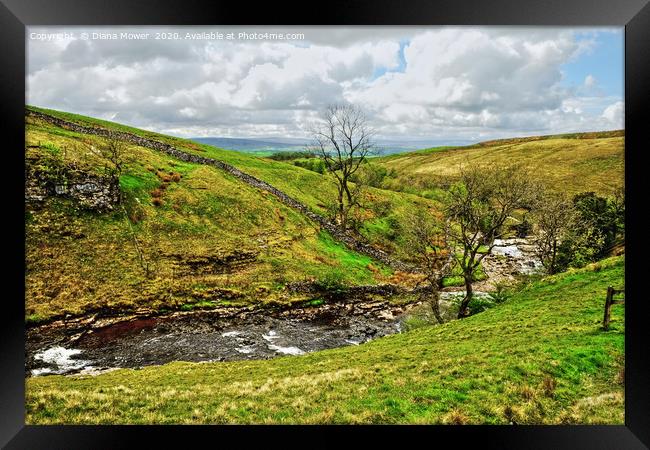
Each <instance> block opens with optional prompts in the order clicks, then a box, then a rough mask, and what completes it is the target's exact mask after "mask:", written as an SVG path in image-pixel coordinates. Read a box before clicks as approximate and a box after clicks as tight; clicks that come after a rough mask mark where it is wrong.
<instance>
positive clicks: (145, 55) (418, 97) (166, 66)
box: [27, 27, 623, 139]
mask: <svg viewBox="0 0 650 450" xmlns="http://www.w3.org/2000/svg"><path fill="white" fill-rule="evenodd" d="M230 29H234V28H232V27H221V28H219V30H221V31H224V32H225V31H228V30H230ZM66 30H75V31H77V32H78V33H80V32H83V31H92V30H91V29H87V28H79V27H68V28H66ZM126 30H127V28H120V30H119V31H126ZM178 30H180V31H181V32H183V33H184V32H185V31H188V29H187V28H182V27H181V28H178ZM256 30H257V31H260V30H262V27H246V31H256ZM268 30H269V29H268V28H267V29H266V31H268ZM30 31H47V32H55V31H60V30H55V29H53V28H38V29H32V28H30ZM95 31H96V29H95ZM137 31H142V29H141V28H140V29H138V30H137ZM167 31H174V30H167ZM192 31H196V30H195V29H192ZM282 31H285V32H286V31H293V32H304V33H305V37H306V40H305V41H297V42H293V41H264V42H247V41H193V40H192V41H183V40H179V41H153V40H145V41H120V40H117V41H112V40H109V41H99V40H89V41H82V40H68V41H66V42H61V41H54V42H39V41H28V44H29V47H28V79H27V85H28V86H27V87H28V91H27V96H28V102H29V103H31V104H35V105H40V106H46V107H52V108H56V109H63V110H68V111H73V112H78V113H81V114H88V115H92V116H97V117H104V118H111V119H113V120H117V121H123V122H126V123H129V124H131V125H134V126H140V127H145V128H149V129H153V130H156V131H163V132H171V133H174V134H178V135H184V136H197V135H203V136H205V135H210V134H212V135H221V136H265V135H266V136H271V135H272V136H287V137H305V133H306V130H307V122H308V121H310V120H313V119H314V117H315V116H316V115H317V113H318V112H319V111H321V110H322V109H323V108H324V107H325V106H326V105H328V104H331V103H335V102H352V103H357V104H359V105H361V106H362V107H364V108H366V109H367V111H368V113H369V116H370V118H371V120H372V122H373V125H374V126H375V127H376V128H377V129H378V130H379V132H380V133H381V135H382V136H383V137H386V138H398V139H399V138H406V139H411V138H413V139H415V138H436V139H438V138H467V139H478V138H479V137H492V136H496V135H498V136H507V135H520V134H532V133H546V132H549V133H555V132H562V131H580V130H587V129H589V130H593V129H597V127H610V128H611V127H620V126H622V125H621V124H622V114H623V112H622V111H623V103H622V102H621V101H620V100H621V99H620V98H611V97H585V95H586V94H584V93H583V92H581V91H575V92H574V91H571V90H570V89H569V88H567V87H564V86H563V84H562V82H561V81H562V71H561V69H562V65H563V64H566V63H567V62H570V61H572V60H574V59H575V58H576V57H577V56H578V55H580V54H582V53H585V52H590V51H593V48H594V46H593V39H577V37H576V33H574V32H572V31H571V30H569V29H551V28H517V27H505V28H489V27H482V28H479V27H431V28H409V27H381V28H376V27H375V28H373V27H359V28H353V29H344V28H331V27H282ZM401 46H403V47H404V49H403V50H404V51H403V58H404V62H405V65H404V64H401V61H400V58H401V55H400V48H401ZM378 75H379V76H378ZM595 85H596V79H595V77H594V76H593V75H592V74H589V75H588V76H587V77H586V78H585V81H584V86H585V87H587V88H588V87H592V86H595ZM585 92H586V91H585ZM603 102H607V103H606V104H605V103H603ZM594 127H596V128H594Z"/></svg>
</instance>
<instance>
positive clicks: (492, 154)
mask: <svg viewBox="0 0 650 450" xmlns="http://www.w3.org/2000/svg"><path fill="white" fill-rule="evenodd" d="M373 161H374V162H375V163H376V164H380V165H382V166H383V167H385V168H386V169H388V170H392V171H393V173H395V174H396V176H395V177H393V178H388V179H387V180H386V181H385V183H384V186H383V187H385V188H387V189H393V190H396V191H404V192H411V193H417V194H420V195H424V196H425V197H428V198H432V199H436V198H438V196H439V195H440V187H444V186H445V185H448V184H449V183H451V182H453V181H454V180H455V179H456V178H457V176H458V173H459V170H460V167H461V166H462V165H464V164H468V163H477V164H479V165H485V166H492V165H504V164H505V165H509V164H513V163H515V164H521V165H522V166H525V167H529V168H530V169H531V170H532V173H533V175H534V176H535V178H536V179H538V180H539V181H543V182H545V183H547V184H548V185H549V186H551V187H555V188H557V189H561V190H563V191H565V192H568V193H571V194H576V193H579V192H585V191H594V192H596V193H598V194H601V195H611V194H612V193H613V192H614V191H615V189H617V188H619V187H621V186H622V185H623V183H624V136H623V135H622V132H621V131H616V132H602V133H581V134H572V135H555V136H541V137H530V138H515V139H504V140H498V141H489V142H484V143H481V144H476V145H473V146H468V147H450V148H434V149H429V150H421V151H418V152H413V153H406V154H399V155H392V156H388V157H384V158H375V159H373Z"/></svg>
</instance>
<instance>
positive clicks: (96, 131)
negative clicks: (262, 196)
mask: <svg viewBox="0 0 650 450" xmlns="http://www.w3.org/2000/svg"><path fill="white" fill-rule="evenodd" d="M25 115H28V116H33V117H37V118H39V119H41V120H44V121H46V122H49V123H52V124H54V125H56V126H59V127H61V128H65V129H68V130H71V131H74V132H77V133H84V134H93V135H96V136H101V137H105V138H113V139H119V140H121V141H126V142H129V143H131V144H134V145H138V146H141V147H146V148H150V149H152V150H156V151H159V152H162V153H165V154H167V155H169V156H172V157H174V158H176V159H179V160H181V161H185V162H190V163H194V164H205V165H209V166H213V167H217V168H219V169H221V170H223V171H224V172H227V173H229V174H230V175H232V176H234V177H235V178H238V179H239V180H241V181H243V182H245V183H246V184H248V185H250V186H253V187H255V188H257V189H260V190H264V191H267V192H269V193H270V194H273V195H274V196H276V197H277V198H278V199H279V200H280V201H281V202H282V203H284V204H285V205H287V206H289V207H291V208H293V209H295V210H297V211H299V212H300V213H302V214H303V215H305V216H306V217H308V218H309V219H310V220H312V221H313V222H315V223H317V224H318V225H319V226H320V227H321V228H322V229H324V230H326V231H328V232H329V233H330V234H331V235H332V237H334V238H335V239H336V240H338V241H340V242H342V243H344V244H345V245H346V246H347V247H348V248H350V249H352V250H355V251H357V252H359V253H363V254H365V255H368V256H370V257H372V258H374V259H376V260H378V261H381V262H382V263H384V264H386V265H388V266H391V267H393V268H395V269H398V270H403V271H409V272H414V271H417V268H416V267H413V266H411V265H409V264H405V263H403V262H402V261H398V260H395V259H394V258H391V257H390V256H389V255H388V254H387V253H386V252H384V251H382V250H380V249H378V248H376V247H374V246H372V245H371V244H369V243H367V242H363V241H362V240H361V239H359V238H358V237H357V236H353V235H351V234H349V233H347V232H344V231H342V230H341V229H340V228H339V227H338V225H337V224H336V223H334V222H332V221H331V220H329V219H327V218H326V217H323V216H321V215H320V214H316V213H315V212H313V211H312V210H310V209H309V208H308V207H307V205H305V204H303V203H301V202H299V201H298V200H296V199H294V198H292V197H290V196H288V195H287V194H285V193H284V192H282V191H281V190H279V189H277V188H275V187H273V186H272V185H270V184H269V183H267V182H265V181H262V180H260V179H259V178H256V177H254V176H252V175H249V174H247V173H245V172H242V171H241V170H239V169H237V168H236V167H234V166H231V165H230V164H227V163H224V162H223V161H219V160H217V159H214V158H207V157H205V156H201V155H195V154H192V153H188V152H185V151H183V150H180V149H178V148H176V147H174V146H172V145H169V144H166V143H163V142H160V141H156V140H154V139H148V138H145V137H142V136H138V135H135V134H132V133H126V132H122V131H112V130H108V129H106V128H101V127H95V126H84V125H80V124H78V123H74V122H70V121H67V120H63V119H60V118H58V117H54V116H51V115H49V114H44V113H41V112H38V111H33V110H30V109H26V110H25Z"/></svg>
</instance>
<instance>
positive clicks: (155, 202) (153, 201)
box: [151, 197, 162, 206]
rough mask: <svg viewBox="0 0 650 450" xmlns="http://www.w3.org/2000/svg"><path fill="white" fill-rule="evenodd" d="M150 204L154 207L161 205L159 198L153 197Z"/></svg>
mask: <svg viewBox="0 0 650 450" xmlns="http://www.w3.org/2000/svg"><path fill="white" fill-rule="evenodd" d="M151 204H152V205H154V206H160V205H162V200H161V199H160V198H159V197H154V198H153V199H152V200H151Z"/></svg>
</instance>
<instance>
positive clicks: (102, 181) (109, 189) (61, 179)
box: [25, 164, 120, 211]
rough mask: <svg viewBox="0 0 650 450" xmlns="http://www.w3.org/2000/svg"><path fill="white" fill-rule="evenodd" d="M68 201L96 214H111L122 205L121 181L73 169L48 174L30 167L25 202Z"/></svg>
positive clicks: (26, 181)
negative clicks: (102, 212) (50, 199)
mask: <svg viewBox="0 0 650 450" xmlns="http://www.w3.org/2000/svg"><path fill="white" fill-rule="evenodd" d="M53 196H57V197H66V198H70V199H73V200H75V201H76V202H77V203H78V204H80V205H81V206H82V207H84V208H87V209H91V210H96V211H111V210H113V209H114V208H115V206H116V205H117V204H118V203H119V201H120V186H119V182H118V180H116V179H114V178H111V177H106V176H101V175H98V174H94V173H89V172H86V171H82V170H79V169H77V168H76V167H74V166H63V165H59V166H57V167H56V169H55V170H48V169H47V168H45V167H43V166H39V165H36V164H27V165H26V170H25V201H26V202H28V203H32V204H34V203H36V204H38V203H40V202H42V201H44V200H45V199H46V198H48V197H53Z"/></svg>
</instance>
